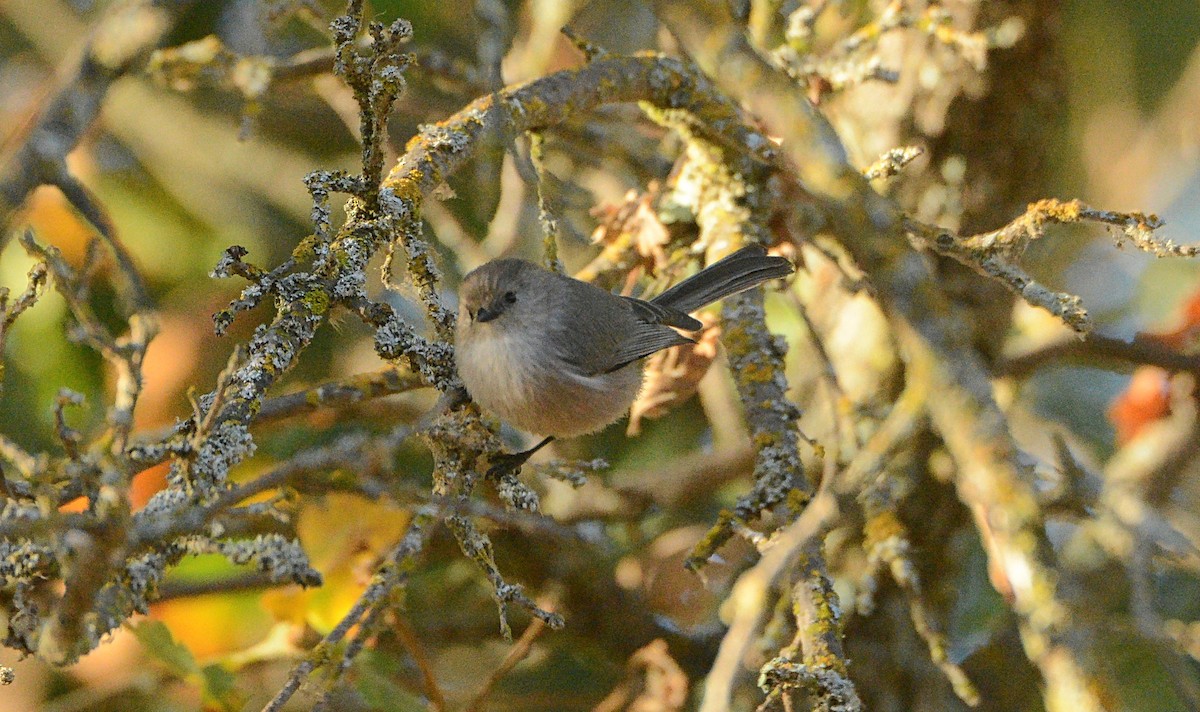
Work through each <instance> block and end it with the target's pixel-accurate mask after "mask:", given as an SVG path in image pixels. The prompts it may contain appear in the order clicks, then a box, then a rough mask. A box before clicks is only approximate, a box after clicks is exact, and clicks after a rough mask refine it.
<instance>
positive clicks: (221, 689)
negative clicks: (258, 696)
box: [200, 663, 247, 712]
mask: <svg viewBox="0 0 1200 712" xmlns="http://www.w3.org/2000/svg"><path fill="white" fill-rule="evenodd" d="M200 676H201V679H202V680H203V681H204V707H205V709H219V710H223V711H224V712H238V710H241V709H243V708H244V707H245V706H246V702H247V698H246V695H245V694H243V693H242V691H241V690H239V689H237V687H236V685H235V683H236V682H237V678H236V677H234V675H233V673H232V672H230V671H229V670H226V669H225V666H224V665H221V664H219V663H213V664H212V665H206V666H204V669H203V670H201V671H200Z"/></svg>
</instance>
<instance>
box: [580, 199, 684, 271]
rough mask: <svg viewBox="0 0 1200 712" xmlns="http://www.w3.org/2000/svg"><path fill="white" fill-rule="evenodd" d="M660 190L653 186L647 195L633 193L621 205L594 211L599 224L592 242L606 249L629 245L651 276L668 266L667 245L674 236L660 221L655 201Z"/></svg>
mask: <svg viewBox="0 0 1200 712" xmlns="http://www.w3.org/2000/svg"><path fill="white" fill-rule="evenodd" d="M657 195H658V186H657V185H656V184H653V183H652V184H651V185H650V186H649V188H648V190H647V191H646V192H644V193H639V192H637V191H636V190H630V191H629V192H627V193H626V194H625V199H624V201H623V202H621V203H617V204H613V203H608V204H605V205H601V206H598V207H596V208H593V209H592V213H591V214H592V216H593V217H595V218H596V219H597V220H598V221H599V225H597V226H596V229H595V231H593V232H592V241H593V242H596V243H598V244H602V245H611V244H614V243H618V242H622V241H627V242H628V243H629V244H631V245H632V246H633V247H634V249H636V250H637V253H638V255H639V256H640V257H641V258H642V262H643V264H644V265H645V266H646V268H647V270H648V271H649V272H651V273H654V272H656V271H657V270H658V269H659V268H661V267H662V266H664V265H665V264H666V263H667V253H666V249H665V248H666V245H667V242H668V241H669V240H670V239H671V235H670V232H669V231H668V230H667V227H666V226H665V225H663V223H662V221H661V220H659V218H658V212H657V211H656V210H655V208H654V201H655V199H656V197H657Z"/></svg>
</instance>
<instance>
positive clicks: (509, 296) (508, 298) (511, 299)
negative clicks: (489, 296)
mask: <svg viewBox="0 0 1200 712" xmlns="http://www.w3.org/2000/svg"><path fill="white" fill-rule="evenodd" d="M504 303H505V304H516V303H517V295H516V294H515V293H513V292H505V293H504Z"/></svg>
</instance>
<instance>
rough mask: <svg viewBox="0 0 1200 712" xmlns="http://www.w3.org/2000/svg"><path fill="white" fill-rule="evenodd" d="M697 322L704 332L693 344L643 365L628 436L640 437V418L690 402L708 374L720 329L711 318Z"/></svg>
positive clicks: (655, 356) (656, 414) (656, 356)
mask: <svg viewBox="0 0 1200 712" xmlns="http://www.w3.org/2000/svg"><path fill="white" fill-rule="evenodd" d="M699 318H700V321H701V322H702V323H703V324H704V330H703V331H701V332H700V336H699V338H698V339H697V340H696V343H694V344H682V345H680V346H673V347H671V348H669V349H666V350H665V351H659V352H658V353H656V354H654V355H653V356H651V357H650V358H649V359H648V360H647V361H646V371H645V378H644V382H643V385H642V391H641V393H639V394H638V397H637V400H636V401H634V402H633V405H632V406H631V407H630V409H629V427H628V428H627V429H626V431H625V432H626V434H627V435H629V436H634V435H637V434H639V433H640V432H641V430H642V428H641V423H642V419H643V418H660V417H662V416H663V415H665V414H666V413H667V411H669V410H670V409H671V408H672V407H674V406H676V405H678V404H679V403H682V402H683V401H685V400H687V399H688V398H690V397H691V396H692V394H693V393H695V392H696V389H697V388H698V387H699V386H700V379H702V378H704V374H706V373H708V369H709V367H710V366H712V362H713V360H714V359H716V357H717V343H718V342H719V340H720V337H721V329H720V328H719V327H717V326H716V319H714V318H713V317H711V316H709V315H707V314H701V315H700V316H699Z"/></svg>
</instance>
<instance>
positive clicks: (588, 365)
mask: <svg viewBox="0 0 1200 712" xmlns="http://www.w3.org/2000/svg"><path fill="white" fill-rule="evenodd" d="M791 272H792V265H791V263H790V262H788V261H787V260H786V259H784V258H782V257H772V256H769V255H767V252H766V250H765V249H763V248H762V247H760V246H757V245H755V246H751V247H746V248H743V249H741V250H739V251H737V252H735V253H733V254H732V255H729V256H728V257H726V258H724V259H722V260H720V261H719V262H717V263H715V264H713V265H711V266H709V267H708V268H707V269H704V270H701V271H700V272H699V273H697V274H695V275H693V276H691V277H689V278H687V279H685V280H683V281H682V282H680V283H679V284H677V285H675V286H674V287H672V288H670V289H668V290H667V291H665V292H663V293H662V294H660V295H658V296H657V297H654V298H653V299H651V300H649V301H645V300H642V299H636V298H634V297H622V296H618V295H615V294H611V293H609V292H606V291H604V290H603V289H600V288H599V287H596V286H594V285H591V284H588V283H587V282H581V281H579V280H577V279H572V278H570V277H567V276H565V275H562V274H558V273H557V272H551V271H549V270H546V269H543V268H541V267H539V266H537V265H535V264H533V263H531V262H526V261H524V260H516V259H503V260H494V261H492V262H488V263H487V264H485V265H483V266H481V267H479V268H478V269H475V270H473V271H472V272H471V273H470V274H468V275H467V276H466V278H465V279H464V280H463V283H462V287H461V289H460V290H459V308H458V326H457V331H456V332H455V357H456V359H457V361H458V373H459V375H460V376H461V377H462V380H463V384H464V385H465V386H466V387H467V391H468V392H469V393H470V394H471V397H472V398H473V399H474V400H475V401H476V402H477V403H479V404H480V405H481V406H483V407H484V408H486V409H488V410H490V411H492V412H493V413H495V414H497V415H499V416H500V417H501V418H503V419H504V420H506V421H508V422H509V423H510V424H512V425H514V426H516V427H517V428H520V429H521V430H526V431H529V432H532V433H537V434H540V435H546V436H549V437H547V438H546V439H545V440H543V441H542V442H541V443H539V444H538V445H537V446H536V447H534V448H533V449H532V450H529V451H527V452H525V453H519V454H518V455H516V456H514V457H517V458H519V460H518V461H516V462H514V463H512V464H516V465H518V466H519V465H520V463H521V462H523V461H524V459H527V458H528V456H529V455H530V454H532V453H533V451H534V450H537V449H538V448H540V447H541V446H542V445H545V444H546V443H547V442H549V441H550V440H551V439H552V438H554V437H572V436H575V435H583V434H586V433H592V432H595V431H597V430H600V429H601V428H603V427H604V426H606V425H608V424H610V423H612V422H613V421H615V420H617V419H618V418H620V417H621V416H622V415H624V414H625V413H626V412H627V411H628V410H629V406H630V404H631V403H633V400H634V398H636V397H637V394H638V389H639V388H641V385H642V359H643V358H645V357H646V356H649V355H650V354H652V353H654V352H656V351H661V350H662V349H665V348H668V347H671V346H676V345H678V344H688V343H694V342H693V341H692V340H691V339H689V338H687V337H686V336H683V335H682V334H680V333H679V332H677V331H675V329H672V328H671V327H675V328H678V329H682V330H684V331H697V330H699V329H700V328H701V326H702V325H701V323H700V322H699V321H697V320H696V319H694V318H692V317H690V316H688V312H692V311H695V310H697V309H699V308H701V307H703V306H705V305H707V304H711V303H712V302H715V301H717V300H718V299H721V298H722V297H727V296H729V295H731V294H736V293H738V292H741V291H744V290H746V289H750V288H751V287H754V286H757V285H759V284H761V283H762V282H765V281H767V280H769V279H776V278H778V277H784V276H787V275H788V274H791Z"/></svg>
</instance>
